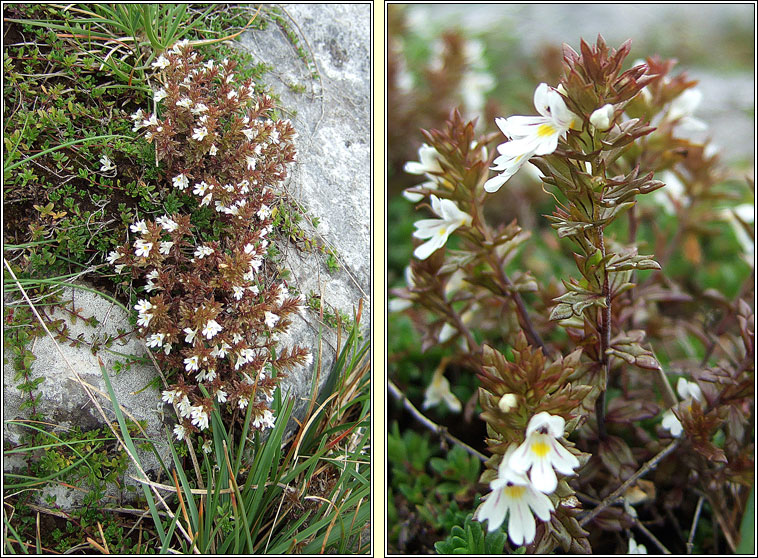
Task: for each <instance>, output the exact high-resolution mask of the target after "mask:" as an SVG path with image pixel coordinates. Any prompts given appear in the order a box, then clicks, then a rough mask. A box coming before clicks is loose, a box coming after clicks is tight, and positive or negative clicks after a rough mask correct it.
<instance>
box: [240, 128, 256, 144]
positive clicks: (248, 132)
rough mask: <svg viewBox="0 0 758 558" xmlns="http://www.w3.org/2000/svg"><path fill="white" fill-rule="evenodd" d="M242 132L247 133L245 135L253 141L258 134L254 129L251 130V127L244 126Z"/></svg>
mask: <svg viewBox="0 0 758 558" xmlns="http://www.w3.org/2000/svg"><path fill="white" fill-rule="evenodd" d="M242 133H243V134H245V137H246V138H247V139H249V140H250V141H253V140H254V139H255V137H256V136H257V134H256V133H255V131H254V130H251V129H250V128H243V129H242Z"/></svg>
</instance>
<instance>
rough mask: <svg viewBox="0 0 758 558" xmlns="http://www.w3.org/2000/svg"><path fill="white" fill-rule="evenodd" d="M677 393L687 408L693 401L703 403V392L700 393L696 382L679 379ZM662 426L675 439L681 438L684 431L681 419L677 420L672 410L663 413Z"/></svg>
mask: <svg viewBox="0 0 758 558" xmlns="http://www.w3.org/2000/svg"><path fill="white" fill-rule="evenodd" d="M676 392H677V393H678V394H679V397H681V398H682V400H683V401H684V402H685V404H686V405H687V406H691V405H692V401H693V400H695V401H698V402H700V403H702V402H703V392H702V391H700V386H698V385H697V384H696V383H695V382H688V381H687V380H685V379H684V378H679V380H677V382H676ZM661 426H663V428H665V429H666V430H668V431H670V432H671V435H672V436H673V437H674V438H678V437H679V436H681V435H682V432H683V431H684V428H682V423H681V422H679V419H678V418H676V415H675V414H674V411H673V410H671V409H669V410H668V411H666V412H665V413H663V420H662V421H661Z"/></svg>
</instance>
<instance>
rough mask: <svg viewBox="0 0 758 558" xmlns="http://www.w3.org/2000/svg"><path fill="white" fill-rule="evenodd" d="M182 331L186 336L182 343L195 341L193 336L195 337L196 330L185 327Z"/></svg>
mask: <svg viewBox="0 0 758 558" xmlns="http://www.w3.org/2000/svg"><path fill="white" fill-rule="evenodd" d="M183 331H184V333H186V334H187V336H186V337H185V338H184V342H185V343H192V342H193V341H194V340H195V335H197V330H196V329H191V328H189V327H185V328H184V330H183Z"/></svg>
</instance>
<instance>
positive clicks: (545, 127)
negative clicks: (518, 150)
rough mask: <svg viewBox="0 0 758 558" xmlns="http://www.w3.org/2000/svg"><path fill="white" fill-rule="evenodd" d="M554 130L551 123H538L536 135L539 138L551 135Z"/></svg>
mask: <svg viewBox="0 0 758 558" xmlns="http://www.w3.org/2000/svg"><path fill="white" fill-rule="evenodd" d="M556 131H557V130H556V129H555V126H553V125H552V124H540V125H539V127H538V128H537V136H538V137H541V138H544V137H547V136H552V135H553V134H555V132H556Z"/></svg>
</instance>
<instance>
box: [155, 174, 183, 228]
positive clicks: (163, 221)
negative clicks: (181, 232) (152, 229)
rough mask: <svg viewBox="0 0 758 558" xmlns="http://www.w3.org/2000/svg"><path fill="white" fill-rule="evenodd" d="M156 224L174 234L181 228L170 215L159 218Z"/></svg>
mask: <svg viewBox="0 0 758 558" xmlns="http://www.w3.org/2000/svg"><path fill="white" fill-rule="evenodd" d="M180 176H183V175H180ZM155 222H156V223H158V224H159V225H160V226H161V227H163V228H164V229H166V230H167V231H168V232H174V231H175V230H176V229H177V228H178V227H179V223H177V222H176V221H174V220H173V219H171V218H170V217H169V216H168V215H164V216H162V217H158V218H157V219H156V220H155Z"/></svg>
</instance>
